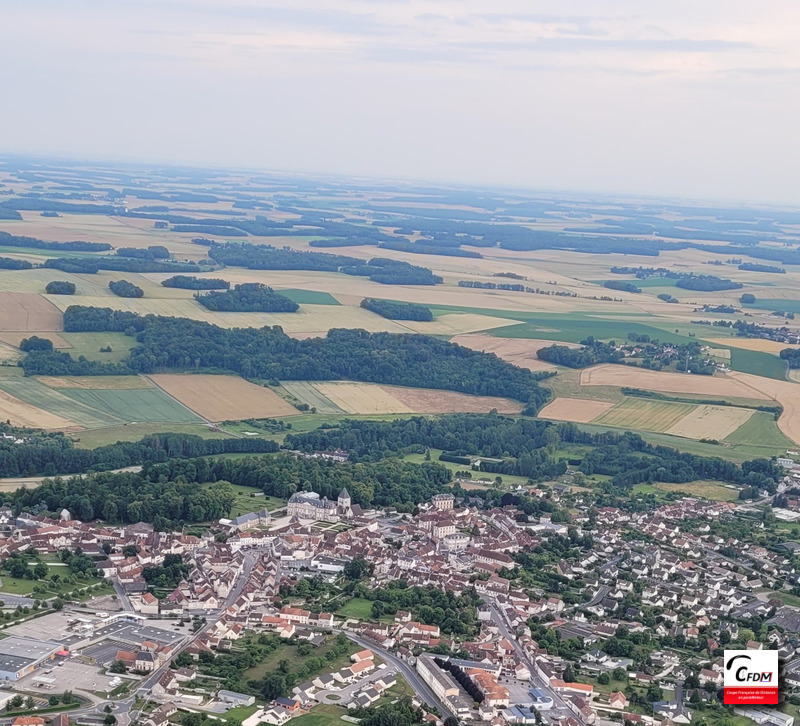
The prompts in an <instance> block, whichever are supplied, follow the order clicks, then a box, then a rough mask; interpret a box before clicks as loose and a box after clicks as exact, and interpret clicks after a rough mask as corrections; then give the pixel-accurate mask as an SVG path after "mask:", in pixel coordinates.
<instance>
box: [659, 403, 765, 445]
mask: <svg viewBox="0 0 800 726" xmlns="http://www.w3.org/2000/svg"><path fill="white" fill-rule="evenodd" d="M754 413H755V412H754V411H753V410H752V409H749V408H736V407H734V406H697V407H696V408H695V409H694V410H693V411H692V412H691V413H689V414H687V415H686V416H684V417H683V418H682V419H680V421H677V422H676V423H674V424H673V425H672V426H670V428H668V429H667V430H666V431H665V433H668V434H672V435H673V436H685V437H687V438H689V439H718V440H719V439H724V438H725V437H726V436H730V435H731V434H732V433H733V432H734V431H736V429H738V428H739V427H740V426H741V425H742V424H744V423H745V422H746V421H747V420H748V419H749V418H750V417H751V416H752V415H753V414H754Z"/></svg>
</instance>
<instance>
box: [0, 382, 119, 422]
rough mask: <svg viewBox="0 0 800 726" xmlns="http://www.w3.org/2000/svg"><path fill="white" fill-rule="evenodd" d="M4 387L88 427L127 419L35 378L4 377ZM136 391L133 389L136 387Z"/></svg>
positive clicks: (28, 401)
mask: <svg viewBox="0 0 800 726" xmlns="http://www.w3.org/2000/svg"><path fill="white" fill-rule="evenodd" d="M0 389H2V390H4V391H5V392H6V393H10V394H11V395H12V396H16V397H17V398H19V399H20V400H21V401H25V403H29V404H31V405H32V406H37V407H38V408H41V409H44V410H45V411H48V412H49V413H54V414H57V415H58V416H63V417H64V418H65V419H67V420H68V421H74V422H75V423H76V424H79V425H80V426H84V427H86V428H99V427H102V426H114V425H118V424H120V423H123V422H124V421H123V419H122V418H121V417H120V416H117V415H116V414H114V413H109V412H108V411H101V410H99V409H96V408H93V407H91V406H87V405H86V404H84V403H82V402H81V401H78V400H77V399H74V398H71V397H70V396H67V395H65V394H64V393H62V392H61V391H58V390H56V389H55V388H49V387H48V386H45V385H44V384H43V383H39V382H38V381H36V380H34V379H33V378H11V377H9V378H6V377H2V378H0ZM132 392H133V391H132Z"/></svg>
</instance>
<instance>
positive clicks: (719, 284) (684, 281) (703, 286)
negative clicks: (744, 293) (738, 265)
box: [675, 274, 744, 292]
mask: <svg viewBox="0 0 800 726" xmlns="http://www.w3.org/2000/svg"><path fill="white" fill-rule="evenodd" d="M675 286H676V287H682V288H684V289H685V290H695V291H697V292H718V291H720V290H738V289H739V288H741V287H744V285H742V283H741V282H734V281H733V280H726V279H724V278H722V277H717V276H716V275H693V274H690V275H683V276H682V277H680V278H679V279H678V280H677V281H676V282H675Z"/></svg>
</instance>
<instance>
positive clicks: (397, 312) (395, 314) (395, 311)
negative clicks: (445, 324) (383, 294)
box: [361, 297, 433, 322]
mask: <svg viewBox="0 0 800 726" xmlns="http://www.w3.org/2000/svg"><path fill="white" fill-rule="evenodd" d="M361 307H362V308H364V309H365V310H371V311H372V312H373V313H377V314H378V315H381V316H382V317H384V318H388V319H389V320H421V321H423V322H429V321H431V320H433V313H432V312H431V309H430V308H429V307H427V306H425V305H418V304H416V303H404V302H396V301H394V300H378V299H376V298H374V297H366V298H364V299H363V300H362V301H361Z"/></svg>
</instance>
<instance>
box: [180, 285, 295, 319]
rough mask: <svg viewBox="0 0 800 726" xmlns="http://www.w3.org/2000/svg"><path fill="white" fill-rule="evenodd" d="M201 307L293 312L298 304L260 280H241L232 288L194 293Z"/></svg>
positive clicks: (220, 309) (248, 311) (238, 310)
mask: <svg viewBox="0 0 800 726" xmlns="http://www.w3.org/2000/svg"><path fill="white" fill-rule="evenodd" d="M194 298H195V300H197V302H199V303H200V304H201V305H202V306H203V307H205V308H208V309H209V310H214V311H217V312H237V313H294V312H297V311H298V310H299V309H300V306H299V305H298V304H297V303H296V302H295V301H294V300H290V299H289V298H288V297H286V296H285V295H280V294H279V293H277V292H275V291H274V290H273V289H272V288H271V287H268V286H267V285H264V284H262V283H260V282H243V283H242V284H241V285H236V286H234V288H233V290H225V291H224V292H217V291H211V292H207V293H205V294H203V295H200V294H199V293H198V294H195V296H194Z"/></svg>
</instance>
